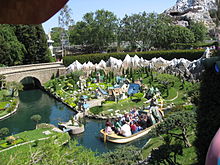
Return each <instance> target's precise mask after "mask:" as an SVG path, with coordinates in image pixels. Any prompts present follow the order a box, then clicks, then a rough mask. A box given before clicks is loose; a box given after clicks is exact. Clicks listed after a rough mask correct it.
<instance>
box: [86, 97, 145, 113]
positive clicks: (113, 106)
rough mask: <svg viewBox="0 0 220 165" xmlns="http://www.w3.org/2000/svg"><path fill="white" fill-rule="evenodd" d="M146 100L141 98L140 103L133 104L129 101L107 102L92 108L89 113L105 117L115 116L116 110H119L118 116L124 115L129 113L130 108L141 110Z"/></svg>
mask: <svg viewBox="0 0 220 165" xmlns="http://www.w3.org/2000/svg"><path fill="white" fill-rule="evenodd" d="M146 100H147V99H145V98H142V100H141V101H140V102H137V103H136V102H133V101H132V100H130V99H125V100H123V101H119V102H118V103H116V102H107V104H104V105H103V106H102V107H94V108H91V110H90V111H91V112H95V114H98V113H102V114H105V115H110V114H112V115H113V114H115V113H116V112H115V111H117V110H119V112H118V113H119V114H124V113H126V112H129V111H130V110H131V109H132V108H141V109H142V108H143V105H146V106H147V104H145V103H144V102H145V101H146Z"/></svg>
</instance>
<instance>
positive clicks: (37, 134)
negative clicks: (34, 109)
mask: <svg viewBox="0 0 220 165" xmlns="http://www.w3.org/2000/svg"><path fill="white" fill-rule="evenodd" d="M46 130H51V129H48V128H40V129H36V130H31V131H25V132H22V133H19V134H16V135H14V137H18V136H19V137H20V138H22V139H24V140H25V141H31V140H37V139H40V138H44V137H52V136H53V137H54V138H55V141H56V143H58V144H62V143H63V142H65V141H67V140H70V137H69V135H68V133H57V132H53V131H50V132H51V133H52V134H50V135H45V134H43V133H42V132H44V131H46ZM48 140H49V139H48ZM2 142H3V140H2ZM46 142H47V140H43V141H37V143H36V142H33V143H30V144H24V145H21V146H18V147H14V148H12V149H9V150H6V151H3V152H0V160H1V163H2V164H7V163H8V162H9V160H10V159H16V157H19V159H24V160H25V159H26V158H27V157H30V153H31V152H32V153H33V152H35V151H37V149H38V147H40V146H42V145H44V144H45V143H46ZM0 143H1V141H0ZM1 163H0V164H1Z"/></svg>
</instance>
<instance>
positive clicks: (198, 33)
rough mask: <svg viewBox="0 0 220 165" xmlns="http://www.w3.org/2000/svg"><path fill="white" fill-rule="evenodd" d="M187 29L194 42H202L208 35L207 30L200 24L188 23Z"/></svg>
mask: <svg viewBox="0 0 220 165" xmlns="http://www.w3.org/2000/svg"><path fill="white" fill-rule="evenodd" d="M189 29H190V30H191V31H192V32H193V34H194V36H195V42H203V41H204V40H205V39H206V37H207V34H208V29H207V28H206V26H205V25H204V23H202V22H190V26H189Z"/></svg>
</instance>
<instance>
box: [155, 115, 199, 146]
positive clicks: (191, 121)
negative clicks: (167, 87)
mask: <svg viewBox="0 0 220 165" xmlns="http://www.w3.org/2000/svg"><path fill="white" fill-rule="evenodd" d="M195 119H196V117H195V112H193V111H180V112H176V113H173V114H171V115H170V116H169V117H167V118H165V119H164V121H163V122H161V123H160V124H159V125H158V126H157V127H156V133H157V135H161V134H167V135H170V136H172V137H173V138H176V139H177V140H181V141H182V142H183V143H184V144H185V146H186V147H190V146H191V144H190V142H189V139H188V136H189V133H190V132H189V130H190V128H194V126H195V124H196V122H195ZM173 129H177V130H179V131H180V133H174V132H173V131H172V130H173Z"/></svg>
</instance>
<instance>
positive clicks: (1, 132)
mask: <svg viewBox="0 0 220 165" xmlns="http://www.w3.org/2000/svg"><path fill="white" fill-rule="evenodd" d="M8 134H9V129H8V128H6V127H4V128H1V129H0V137H3V136H6V135H8Z"/></svg>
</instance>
